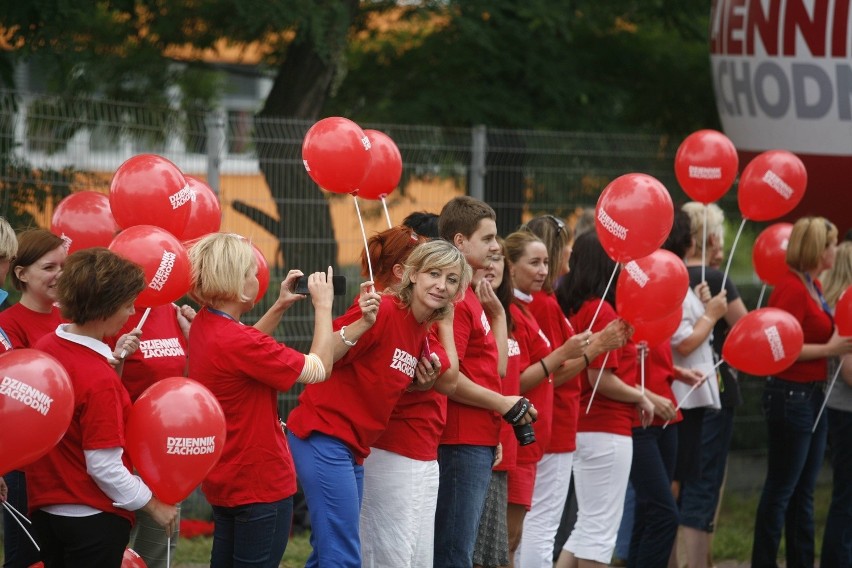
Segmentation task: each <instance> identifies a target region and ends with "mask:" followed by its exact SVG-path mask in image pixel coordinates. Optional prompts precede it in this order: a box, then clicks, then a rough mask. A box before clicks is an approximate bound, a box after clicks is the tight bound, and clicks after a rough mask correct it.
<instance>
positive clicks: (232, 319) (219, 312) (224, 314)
mask: <svg viewBox="0 0 852 568" xmlns="http://www.w3.org/2000/svg"><path fill="white" fill-rule="evenodd" d="M207 311H208V312H210V313H211V314H216V315H217V316H219V317H222V318H227V319H229V320H231V321H237V320H235V319H234V317H233V316H232V315H230V314H226V313H225V312H223V311H222V310H217V309H216V308H211V307H210V306H207Z"/></svg>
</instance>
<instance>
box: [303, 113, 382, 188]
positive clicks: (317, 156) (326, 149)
mask: <svg viewBox="0 0 852 568" xmlns="http://www.w3.org/2000/svg"><path fill="white" fill-rule="evenodd" d="M370 146H371V143H370V139H369V138H368V137H367V135H366V134H364V131H363V130H361V127H360V126H358V125H357V124H355V123H354V122H352V121H351V120H349V119H348V118H343V117H340V116H331V117H329V118H324V119H322V120H320V121H318V122H317V123H315V124H314V125H313V126H311V128H310V129H309V130H308V133H307V134H305V139H304V140H303V141H302V161H303V162H304V164H305V169H306V170H307V171H308V175H309V176H311V179H312V180H314V181H315V182H316V183H317V185H319V186H320V187H321V188H323V189H326V190H328V191H333V192H334V193H352V192H353V191H356V190H357V189H358V187H359V186H360V184H361V180H363V179H364V176H366V175H367V172H368V171H369V170H370V164H371V163H372V152H371V148H370Z"/></svg>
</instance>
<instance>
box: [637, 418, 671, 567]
mask: <svg viewBox="0 0 852 568" xmlns="http://www.w3.org/2000/svg"><path fill="white" fill-rule="evenodd" d="M676 458H677V428H673V427H671V426H670V427H668V428H662V427H661V426H650V427H648V428H634V429H633V464H632V466H631V468H630V484H631V485H632V486H633V490H634V491H635V492H636V513H635V516H634V523H633V534H632V536H631V538H630V555H629V556H628V557H627V565H628V566H636V567H638V568H641V567H644V566H666V565H667V563H668V559H669V556H670V555H671V552H672V546H673V545H674V541H675V537H676V536H677V525H678V510H677V504H676V503H675V499H674V496H673V495H672V489H671V487H672V478H673V477H674V468H675V460H676Z"/></svg>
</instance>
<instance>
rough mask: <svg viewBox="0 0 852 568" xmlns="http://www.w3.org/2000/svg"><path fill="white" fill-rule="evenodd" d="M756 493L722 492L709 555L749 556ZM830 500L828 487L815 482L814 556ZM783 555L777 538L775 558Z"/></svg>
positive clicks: (721, 557)
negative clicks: (777, 550) (720, 507)
mask: <svg viewBox="0 0 852 568" xmlns="http://www.w3.org/2000/svg"><path fill="white" fill-rule="evenodd" d="M759 500H760V495H759V494H758V493H734V492H726V493H725V495H724V496H723V500H722V511H721V512H720V514H719V523H718V527H717V528H716V533H715V537H714V538H713V558H714V559H716V560H739V561H742V562H747V561H748V560H749V559H750V558H751V545H752V540H753V537H754V515H755V513H756V512H757V503H758V501H759ZM830 502H831V486H830V485H827V484H818V485H817V487H816V492H815V493H814V525H815V526H816V555H817V558H819V553H820V550H822V533H823V531H824V530H825V519H826V516H827V515H828V506H829V503H830ZM783 557H784V540H783V539H782V540H781V550H780V552H779V558H783Z"/></svg>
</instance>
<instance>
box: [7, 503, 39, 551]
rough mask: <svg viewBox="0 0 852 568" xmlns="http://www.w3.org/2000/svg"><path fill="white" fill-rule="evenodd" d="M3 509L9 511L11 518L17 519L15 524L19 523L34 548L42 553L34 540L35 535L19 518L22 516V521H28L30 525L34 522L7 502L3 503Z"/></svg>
mask: <svg viewBox="0 0 852 568" xmlns="http://www.w3.org/2000/svg"><path fill="white" fill-rule="evenodd" d="M3 507H5V508H6V510H7V511H9V516H11V517H12V518H13V519H15V522H17V523H18V524H19V525H21V530H22V531H24V533H25V534H26V535H27V537H28V538H29V539H30V542H32V543H33V546H35V548H36V550H38V551H39V552H41V548H39V546H38V544H36V541H35V539H34V538H33V535H31V534H30V531H28V530H27V527H25V526H24V523H22V522H21V520H20V519H19V518H18V516H20V517H21V519H24V520H25V521H27V522H28V523H29V524H32V521H30V520H29V519H28V518H27V517H25V516H24V515H23V514H21V512H20V511H18V510H17V509H16V508H14V507H13V506H12V505H11V504H9V503H8V502H6V501H3ZM16 513H17V514H16Z"/></svg>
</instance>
